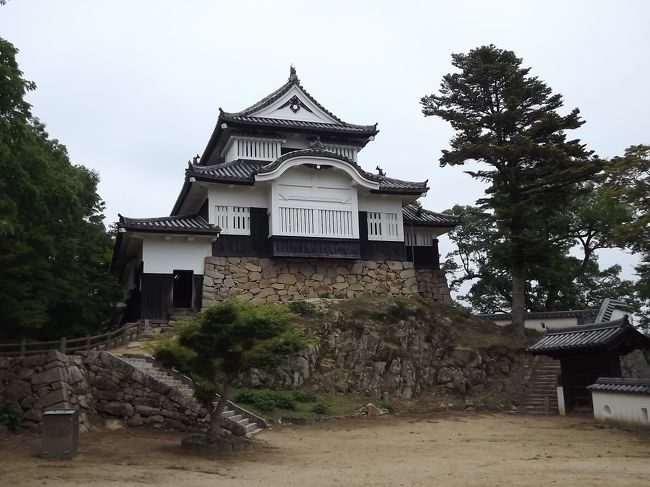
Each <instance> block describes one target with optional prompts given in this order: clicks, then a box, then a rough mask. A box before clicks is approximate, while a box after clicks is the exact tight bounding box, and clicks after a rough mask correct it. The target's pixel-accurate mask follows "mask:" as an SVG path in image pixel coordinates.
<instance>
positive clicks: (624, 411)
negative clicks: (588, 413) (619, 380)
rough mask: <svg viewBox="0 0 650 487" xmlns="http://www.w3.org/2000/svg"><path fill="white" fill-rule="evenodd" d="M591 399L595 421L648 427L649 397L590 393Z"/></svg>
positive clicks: (598, 392) (618, 393)
mask: <svg viewBox="0 0 650 487" xmlns="http://www.w3.org/2000/svg"><path fill="white" fill-rule="evenodd" d="M591 397H592V399H593V404H594V417H595V418H596V420H597V421H600V422H603V423H607V422H612V423H620V424H629V425H636V426H645V427H650V421H649V420H648V414H649V413H650V395H647V394H626V393H620V392H604V391H592V393H591ZM644 410H645V412H644Z"/></svg>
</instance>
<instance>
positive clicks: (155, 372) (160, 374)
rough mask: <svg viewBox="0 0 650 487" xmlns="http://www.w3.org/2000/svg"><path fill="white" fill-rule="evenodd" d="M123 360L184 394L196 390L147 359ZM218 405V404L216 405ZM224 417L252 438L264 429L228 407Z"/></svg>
mask: <svg viewBox="0 0 650 487" xmlns="http://www.w3.org/2000/svg"><path fill="white" fill-rule="evenodd" d="M122 359H123V360H124V361H125V362H127V363H129V364H131V365H132V366H133V367H135V368H137V369H138V370H140V371H142V372H143V373H144V374H147V375H149V376H150V377H153V378H154V379H156V380H158V381H160V382H163V383H164V384H167V385H168V386H169V387H172V388H174V389H176V390H177V391H179V392H181V393H182V394H186V395H189V396H191V395H193V394H194V388H193V387H192V386H191V385H190V384H188V383H187V382H185V381H183V380H180V379H178V378H177V377H176V376H175V375H173V374H171V373H169V372H167V371H166V370H164V369H162V368H160V367H158V366H157V365H156V364H154V363H152V362H150V361H148V360H147V359H145V358H139V357H122ZM215 404H216V403H215ZM223 416H224V417H225V418H228V420H229V421H233V422H236V423H238V424H239V425H240V426H242V427H243V428H244V429H245V431H246V436H247V437H250V436H253V435H255V434H257V433H258V432H260V431H262V428H260V427H259V425H258V424H257V423H256V422H253V421H251V420H250V419H248V418H247V417H245V415H244V414H238V413H236V412H235V411H234V410H232V409H230V408H228V407H226V409H225V410H224V412H223ZM255 421H257V420H255Z"/></svg>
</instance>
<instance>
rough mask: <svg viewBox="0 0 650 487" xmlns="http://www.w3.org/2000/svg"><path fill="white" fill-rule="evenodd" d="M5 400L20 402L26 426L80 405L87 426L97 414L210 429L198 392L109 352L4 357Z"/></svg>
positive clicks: (0, 377)
mask: <svg viewBox="0 0 650 487" xmlns="http://www.w3.org/2000/svg"><path fill="white" fill-rule="evenodd" d="M0 401H8V402H10V403H13V404H14V405H16V406H19V407H20V408H21V409H22V411H23V426H24V427H27V428H29V427H36V426H39V425H40V423H41V417H42V414H43V412H44V411H46V410H48V409H59V408H66V409H68V408H71V409H78V410H79V412H80V414H79V419H80V431H82V432H84V431H86V430H87V429H88V427H89V426H90V417H91V416H93V415H100V416H105V417H113V418H119V419H122V420H125V421H126V422H127V424H128V425H130V426H139V425H143V424H146V425H150V426H153V427H155V428H165V429H173V430H177V431H179V430H180V431H186V430H200V429H205V428H207V421H208V420H207V411H206V410H205V409H204V408H202V407H201V406H200V405H199V404H198V403H197V402H196V401H195V400H194V399H193V398H191V397H189V396H186V395H184V394H183V393H182V392H180V391H178V390H177V389H174V388H171V387H169V386H168V385H167V384H165V383H163V382H161V381H159V380H156V379H155V378H154V377H152V376H150V375H147V374H145V373H143V372H142V371H140V370H138V369H137V368H135V367H133V366H132V365H131V364H128V363H126V362H124V361H123V360H120V359H118V358H117V357H115V356H114V355H112V354H111V353H109V352H80V354H79V355H75V356H68V355H63V354H62V353H60V352H56V351H52V352H49V353H48V354H44V355H34V356H29V357H25V358H3V357H0Z"/></svg>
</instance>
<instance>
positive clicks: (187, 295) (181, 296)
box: [174, 270, 194, 308]
mask: <svg viewBox="0 0 650 487" xmlns="http://www.w3.org/2000/svg"><path fill="white" fill-rule="evenodd" d="M193 288H194V271H182V270H174V308H191V307H192V290H193Z"/></svg>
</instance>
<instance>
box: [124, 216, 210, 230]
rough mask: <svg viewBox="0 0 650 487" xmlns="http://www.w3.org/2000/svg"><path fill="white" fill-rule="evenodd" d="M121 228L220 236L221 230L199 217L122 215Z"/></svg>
mask: <svg viewBox="0 0 650 487" xmlns="http://www.w3.org/2000/svg"><path fill="white" fill-rule="evenodd" d="M118 226H119V227H120V228H124V229H126V230H132V231H143V232H156V233H188V234H207V235H214V234H218V233H219V232H220V231H221V229H220V228H219V227H217V226H215V225H212V224H210V223H208V222H207V221H205V219H204V218H202V217H200V216H198V215H189V216H163V217H158V218H128V217H125V216H122V215H120V221H119V223H118Z"/></svg>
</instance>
